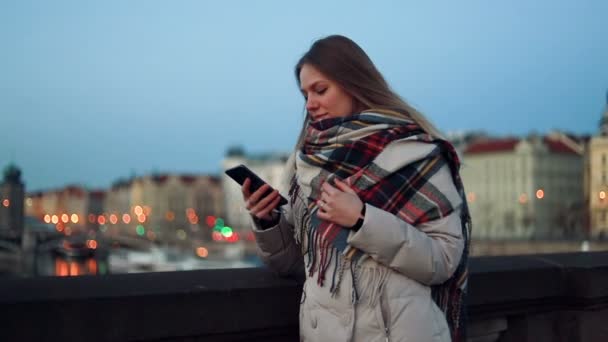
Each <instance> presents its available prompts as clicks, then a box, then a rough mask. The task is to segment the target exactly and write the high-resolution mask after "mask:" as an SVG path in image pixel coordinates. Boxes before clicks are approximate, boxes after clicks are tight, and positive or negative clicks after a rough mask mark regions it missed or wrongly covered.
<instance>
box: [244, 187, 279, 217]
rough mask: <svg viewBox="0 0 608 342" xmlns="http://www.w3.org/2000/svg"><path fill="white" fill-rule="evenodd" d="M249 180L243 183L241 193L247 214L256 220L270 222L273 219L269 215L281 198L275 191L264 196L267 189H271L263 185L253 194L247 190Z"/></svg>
mask: <svg viewBox="0 0 608 342" xmlns="http://www.w3.org/2000/svg"><path fill="white" fill-rule="evenodd" d="M250 185H251V180H250V179H249V178H247V179H246V180H245V182H243V186H242V187H241V192H242V193H243V199H244V200H245V208H247V210H248V211H249V213H250V214H251V215H253V216H255V217H257V218H258V219H262V220H267V221H270V220H272V219H273V217H272V215H271V213H272V210H273V209H275V208H276V207H277V206H278V205H279V201H280V200H281V196H279V192H278V191H277V190H273V191H272V192H271V193H270V194H268V196H265V197H263V196H264V194H265V193H266V191H268V189H271V187H270V185H268V184H264V185H262V186H261V187H260V188H259V189H258V190H257V191H255V192H254V193H253V194H252V193H251V192H250V190H249V186H250Z"/></svg>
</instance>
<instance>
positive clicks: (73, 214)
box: [25, 185, 104, 235]
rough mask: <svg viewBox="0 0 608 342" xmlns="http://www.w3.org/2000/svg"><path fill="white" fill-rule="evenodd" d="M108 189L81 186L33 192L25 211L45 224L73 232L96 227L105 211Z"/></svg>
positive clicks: (85, 230)
mask: <svg viewBox="0 0 608 342" xmlns="http://www.w3.org/2000/svg"><path fill="white" fill-rule="evenodd" d="M103 196H104V192H103V191H100V190H97V191H89V190H88V189H86V188H84V187H82V186H78V185H68V186H66V187H63V188H60V189H54V190H48V191H38V192H34V193H29V194H28V195H27V199H26V206H25V211H26V214H27V215H28V216H31V217H35V218H37V219H39V220H41V221H44V222H45V223H52V224H54V225H55V227H56V229H57V231H59V232H62V233H65V234H67V235H71V234H72V233H83V232H88V231H90V230H96V229H97V227H98V225H99V224H98V222H97V221H98V216H99V215H100V214H101V213H102V199H103Z"/></svg>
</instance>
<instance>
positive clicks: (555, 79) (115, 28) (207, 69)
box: [0, 1, 608, 191]
mask: <svg viewBox="0 0 608 342" xmlns="http://www.w3.org/2000/svg"><path fill="white" fill-rule="evenodd" d="M351 3H352V2H340V3H331V4H326V3H322V2H314V1H311V2H307V3H306V6H300V7H306V8H302V9H294V8H293V6H290V5H289V4H284V3H282V2H273V1H267V2H262V3H256V4H255V5H254V4H248V3H245V2H238V1H228V2H224V3H222V4H205V3H198V2H183V3H180V4H179V5H176V4H166V3H162V2H156V1H141V2H132V3H129V4H123V3H121V2H113V1H110V2H104V3H103V4H99V3H98V4H80V3H78V4H74V3H69V2H64V1H59V2H53V4H46V3H43V2H34V1H23V2H19V3H12V4H7V3H4V4H2V5H0V38H1V39H2V41H3V42H5V44H4V47H5V51H8V53H5V54H3V55H1V56H0V74H2V75H3V77H2V78H0V89H2V91H0V111H1V112H0V128H3V132H2V135H3V139H2V141H1V143H0V165H1V166H2V167H4V166H6V165H7V164H8V163H9V162H11V161H14V162H15V163H16V164H17V165H18V166H19V167H20V168H21V169H22V170H23V178H24V181H25V183H26V186H27V189H28V191H32V190H44V189H49V188H57V187H61V186H64V185H67V184H81V185H84V186H87V187H89V188H107V187H109V186H110V185H111V183H112V182H114V181H116V180H117V179H119V178H128V177H130V176H131V175H132V174H136V175H142V174H147V173H151V172H154V171H158V172H180V173H181V172H183V173H207V174H219V173H220V164H221V160H222V158H223V157H224V153H225V152H226V150H227V148H228V147H229V146H232V145H235V144H238V145H242V146H244V147H245V149H246V151H248V152H259V151H277V152H286V151H289V150H290V149H291V148H292V144H293V143H294V141H295V139H296V136H297V133H298V129H299V125H300V122H301V119H302V117H303V100H302V98H301V96H300V94H299V92H298V90H297V86H296V84H295V79H294V77H293V71H292V68H293V65H294V64H295V62H296V61H297V59H298V58H299V56H300V55H301V54H302V53H303V52H304V51H306V49H307V48H308V47H309V46H310V43H311V42H312V41H313V40H314V39H316V38H319V37H322V36H325V35H328V34H333V33H337V34H344V35H347V36H349V37H351V38H352V39H354V40H355V41H356V42H357V43H359V44H360V45H361V46H362V47H363V48H364V49H365V50H366V52H367V53H368V54H369V55H370V57H371V58H372V60H373V61H374V62H375V63H376V64H377V66H378V68H379V69H380V71H381V72H382V73H383V74H384V75H385V77H386V78H387V80H388V81H389V83H390V84H391V85H392V86H393V88H394V89H395V90H396V91H397V92H398V93H399V94H400V95H402V96H403V97H404V98H405V99H406V100H408V101H409V102H410V103H411V104H412V105H413V106H415V107H416V108H418V109H420V110H421V111H422V112H424V113H425V114H426V115H427V116H428V117H429V118H430V119H431V120H432V121H433V122H434V123H436V124H437V126H438V127H439V128H440V129H441V130H443V131H444V132H454V131H463V130H484V131H487V132H488V133H490V134H493V135H503V136H505V135H519V136H522V135H526V134H527V133H529V132H533V131H536V132H539V133H547V132H548V131H550V130H553V129H558V130H563V131H568V132H573V133H577V134H596V133H597V129H598V124H599V120H600V118H601V113H602V111H603V110H604V108H605V106H606V90H607V88H608V83H607V82H608V62H606V61H608V47H606V46H605V44H603V39H604V38H605V37H606V36H607V33H608V32H607V31H608V29H607V28H606V27H605V25H604V24H603V23H604V17H603V13H606V12H608V4H606V3H604V2H602V1H585V2H583V3H574V2H568V1H557V2H555V1H539V2H535V3H534V4H529V3H527V2H524V1H515V2H511V3H508V4H485V3H483V2H479V1H465V2H464V3H458V4H444V5H442V6H440V5H438V4H419V3H392V2H388V1H380V2H377V3H374V4H373V5H372V4H368V3H359V4H356V5H348V4H351ZM278 126H282V127H281V128H280V129H279V128H277V127H278ZM269 127H270V128H271V129H272V130H273V131H274V132H269Z"/></svg>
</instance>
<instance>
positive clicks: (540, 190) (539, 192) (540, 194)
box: [536, 189, 545, 199]
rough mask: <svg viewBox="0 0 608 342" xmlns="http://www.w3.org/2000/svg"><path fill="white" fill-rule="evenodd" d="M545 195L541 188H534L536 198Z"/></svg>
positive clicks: (541, 197)
mask: <svg viewBox="0 0 608 342" xmlns="http://www.w3.org/2000/svg"><path fill="white" fill-rule="evenodd" d="M543 197H545V192H544V191H543V190H542V189H538V190H536V198H538V199H543Z"/></svg>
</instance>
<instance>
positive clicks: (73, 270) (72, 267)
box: [70, 261, 80, 276]
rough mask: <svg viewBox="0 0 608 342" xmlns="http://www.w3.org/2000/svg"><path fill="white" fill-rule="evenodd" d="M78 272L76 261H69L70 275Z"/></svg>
mask: <svg viewBox="0 0 608 342" xmlns="http://www.w3.org/2000/svg"><path fill="white" fill-rule="evenodd" d="M79 274H80V267H78V263H77V262H75V261H72V262H70V275H71V276H77V275H79Z"/></svg>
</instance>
